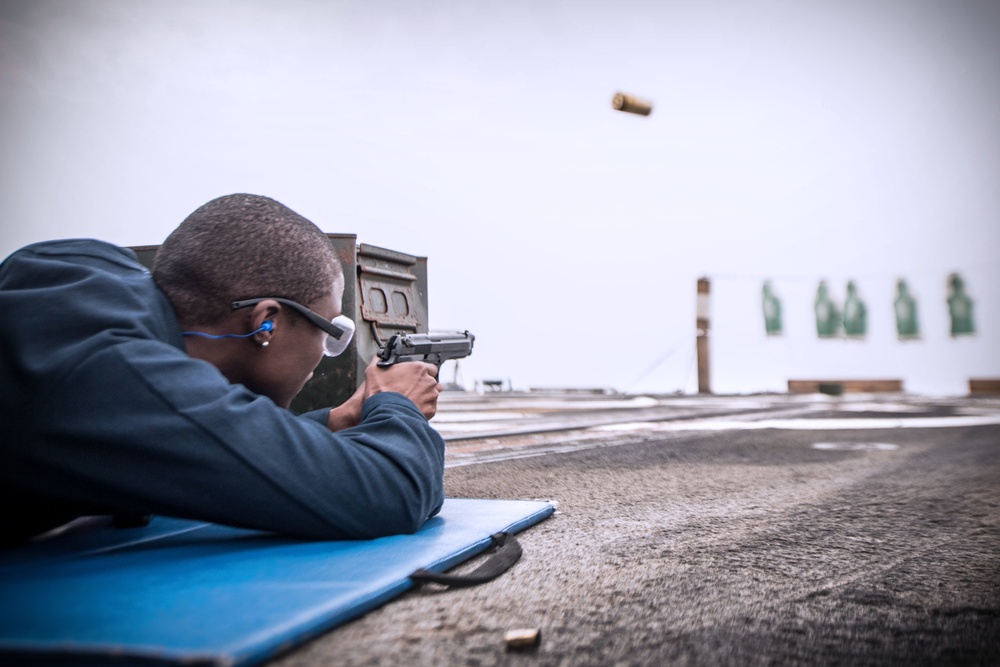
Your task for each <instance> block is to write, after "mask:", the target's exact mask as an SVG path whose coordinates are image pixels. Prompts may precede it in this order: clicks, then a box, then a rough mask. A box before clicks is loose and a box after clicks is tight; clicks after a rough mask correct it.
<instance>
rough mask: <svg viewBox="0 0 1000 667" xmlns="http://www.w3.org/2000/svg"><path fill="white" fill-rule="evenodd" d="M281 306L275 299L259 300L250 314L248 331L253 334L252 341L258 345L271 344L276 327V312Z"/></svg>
mask: <svg viewBox="0 0 1000 667" xmlns="http://www.w3.org/2000/svg"><path fill="white" fill-rule="evenodd" d="M280 312H281V306H280V305H279V304H278V302H277V301H261V302H260V303H258V304H257V305H256V306H255V307H254V309H253V312H251V314H250V326H251V327H253V328H252V329H251V330H250V331H251V333H252V334H253V342H254V343H256V344H257V345H259V346H260V347H267V346H268V345H270V344H271V339H272V337H273V336H274V331H275V329H277V327H278V324H277V322H278V313H280Z"/></svg>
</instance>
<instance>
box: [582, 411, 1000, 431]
mask: <svg viewBox="0 0 1000 667" xmlns="http://www.w3.org/2000/svg"><path fill="white" fill-rule="evenodd" d="M994 424H1000V414H993V415H977V416H961V417H907V418H905V419H884V418H883V419H762V420H760V421H722V420H705V421H698V420H690V421H683V422H680V421H678V422H628V423H623V424H607V425H605V426H593V427H591V428H590V429H589V430H592V431H752V430H758V429H767V428H773V429H785V430H791V431H853V430H868V429H893V428H960V427H965V426H989V425H994Z"/></svg>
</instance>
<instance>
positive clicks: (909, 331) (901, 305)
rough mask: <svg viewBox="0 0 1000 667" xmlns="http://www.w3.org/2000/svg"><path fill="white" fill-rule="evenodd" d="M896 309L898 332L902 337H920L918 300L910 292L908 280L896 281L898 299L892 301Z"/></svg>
mask: <svg viewBox="0 0 1000 667" xmlns="http://www.w3.org/2000/svg"><path fill="white" fill-rule="evenodd" d="M892 305H893V310H895V311H896V334H897V335H898V336H899V338H900V339H907V338H919V337H920V325H919V324H918V323H917V300H916V299H915V298H914V297H913V295H912V294H911V293H910V288H909V287H908V286H907V285H906V281H905V280H903V279H902V278H900V279H899V280H897V281H896V300H895V301H893V302H892Z"/></svg>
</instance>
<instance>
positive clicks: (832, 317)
mask: <svg viewBox="0 0 1000 667" xmlns="http://www.w3.org/2000/svg"><path fill="white" fill-rule="evenodd" d="M813 307H814V310H815V311H816V335H817V336H819V337H820V338H830V337H833V336H836V335H837V334H838V333H840V323H841V319H840V309H838V308H837V304H835V303H834V302H833V299H831V298H830V294H829V291H828V290H827V287H826V281H825V280H821V281H819V286H818V287H817V288H816V301H815V303H814V304H813Z"/></svg>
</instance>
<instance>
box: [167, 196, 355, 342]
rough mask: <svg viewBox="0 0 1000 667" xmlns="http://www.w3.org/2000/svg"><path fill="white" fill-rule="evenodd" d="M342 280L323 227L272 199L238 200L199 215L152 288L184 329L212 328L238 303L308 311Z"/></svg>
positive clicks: (172, 243)
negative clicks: (271, 302) (261, 300)
mask: <svg viewBox="0 0 1000 667" xmlns="http://www.w3.org/2000/svg"><path fill="white" fill-rule="evenodd" d="M342 275H343V271H342V269H341V267H340V262H339V261H338V260H337V256H336V254H335V253H334V251H333V247H332V246H331V244H330V241H329V239H327V237H326V235H325V234H323V232H322V231H320V229H319V227H317V226H316V225H315V224H313V223H312V222H310V221H309V220H307V219H305V218H304V217H302V216H301V215H299V214H298V213H296V212H295V211H293V210H291V209H290V208H288V207H287V206H285V205H284V204H281V203H279V202H277V201H275V200H273V199H270V198H269V197H262V196H260V195H250V194H232V195H226V196H224V197H219V198H217V199H213V200H212V201H210V202H208V203H207V204H205V205H204V206H201V207H199V208H198V209H197V210H196V211H194V212H193V213H192V214H191V215H189V216H188V217H187V218H186V219H185V220H184V222H182V223H181V224H180V225H179V226H178V227H177V229H175V230H174V231H173V232H172V233H171V234H170V236H168V237H167V240H166V241H164V242H163V245H162V246H160V249H159V250H158V251H157V253H156V259H155V260H154V262H153V280H154V281H155V282H156V284H157V286H159V288H160V289H161V290H163V291H164V293H166V295H167V298H168V299H170V302H171V304H172V305H173V307H174V310H175V311H176V313H177V318H178V320H180V323H181V324H182V325H184V326H192V325H211V324H216V323H218V322H219V321H221V320H222V319H223V318H225V317H226V315H227V314H228V313H229V312H231V310H230V303H232V302H233V301H237V300H239V299H248V298H254V297H262V296H280V297H284V298H286V299H292V300H293V301H298V302H299V303H302V304H305V305H308V304H311V303H313V302H315V301H317V300H318V299H321V298H323V297H324V296H325V295H326V294H328V293H329V292H330V290H331V288H332V287H333V284H334V281H335V280H337V279H338V278H340V277H341V276H342Z"/></svg>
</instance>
